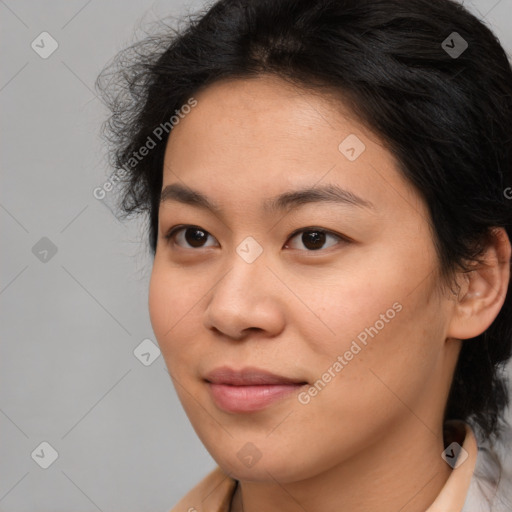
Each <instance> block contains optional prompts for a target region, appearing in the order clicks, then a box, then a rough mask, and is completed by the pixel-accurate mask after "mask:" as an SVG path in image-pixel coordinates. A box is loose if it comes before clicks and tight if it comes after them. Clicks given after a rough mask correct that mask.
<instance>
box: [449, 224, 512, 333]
mask: <svg viewBox="0 0 512 512" xmlns="http://www.w3.org/2000/svg"><path fill="white" fill-rule="evenodd" d="M510 257H511V245H510V240H509V238H508V236H507V233H506V231H505V230H504V229H503V228H496V229H494V230H493V231H492V233H491V234H490V236H489V242H488V245H487V248H486V250H485V252H484V254H483V255H482V262H481V264H480V265H479V266H478V267H477V268H474V269H473V270H472V271H471V272H468V273H466V274H465V275H464V277H465V283H464V286H463V287H461V290H460V293H459V295H458V297H457V298H456V299H455V302H456V303H455V306H454V310H453V315H452V318H451V321H450V326H449V329H448V332H447V337H448V338H457V339H461V340H463V339H469V338H474V337H476V336H479V335H480V334H482V333H483V332H484V331H485V330H486V329H488V328H489V326H490V325H491V324H492V323H493V321H494V319H495V318H496V317H497V316H498V314H499V312H500V310H501V308H502V306H503V303H504V302H505V297H506V295H507V289H508V285H509V280H510Z"/></svg>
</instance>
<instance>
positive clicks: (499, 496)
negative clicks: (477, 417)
mask: <svg viewBox="0 0 512 512" xmlns="http://www.w3.org/2000/svg"><path fill="white" fill-rule="evenodd" d="M511 445H512V430H511V429H510V427H508V428H507V429H505V430H504V432H503V433H502V437H501V438H500V439H499V440H498V441H495V442H494V444H493V443H491V442H489V440H487V439H485V440H484V439H481V440H480V441H479V447H478V457H477V462H476V468H475V472H474V475H473V478H472V480H471V484H470V487H469V491H468V495H467V499H466V503H465V504H464V508H463V512H477V511H478V512H510V511H511V510H512V452H511V450H510V446H511Z"/></svg>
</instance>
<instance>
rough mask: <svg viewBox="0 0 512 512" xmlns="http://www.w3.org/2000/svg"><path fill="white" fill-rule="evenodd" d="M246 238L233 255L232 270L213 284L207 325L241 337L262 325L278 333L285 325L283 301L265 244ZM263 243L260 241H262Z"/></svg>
mask: <svg viewBox="0 0 512 512" xmlns="http://www.w3.org/2000/svg"><path fill="white" fill-rule="evenodd" d="M254 242H255V241H251V240H244V241H243V242H242V243H240V244H239V245H238V247H237V248H236V254H233V257H232V258H230V265H229V269H228V271H227V272H226V273H225V274H224V275H223V277H222V278H221V279H220V280H219V281H218V283H217V284H216V286H214V287H213V290H212V295H211V297H210V300H209V302H208V304H207V307H206V311H205V325H206V327H208V328H213V327H215V328H216V329H218V330H219V331H222V332H224V333H225V334H227V335H229V336H232V337H234V338H239V337H240V336H241V333H242V331H243V330H245V329H250V328H258V329H261V330H265V331H269V332H271V331H272V332H273V333H275V331H276V330H279V329H280V328H281V326H282V320H283V311H282V310H281V307H280V304H281V301H280V300H279V299H278V298H277V297H276V295H275V293H276V289H275V287H273V286H271V283H270V280H274V279H275V277H274V276H273V274H272V272H270V270H269V269H268V268H267V264H268V261H266V258H265V256H264V255H263V248H262V247H261V246H259V247H260V248H261V249H258V248H257V247H256V245H255V243H254ZM258 245H259V244H258Z"/></svg>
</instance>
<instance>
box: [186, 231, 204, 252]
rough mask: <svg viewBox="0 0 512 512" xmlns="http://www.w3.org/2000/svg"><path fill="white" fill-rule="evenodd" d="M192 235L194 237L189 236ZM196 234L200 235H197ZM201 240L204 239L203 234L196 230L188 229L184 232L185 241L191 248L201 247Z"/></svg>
mask: <svg viewBox="0 0 512 512" xmlns="http://www.w3.org/2000/svg"><path fill="white" fill-rule="evenodd" d="M190 233H194V236H189V234H190ZM197 233H200V234H199V235H198V234H197ZM202 238H206V235H205V232H204V231H201V230H200V229H197V228H189V229H187V230H186V231H185V239H186V240H187V243H189V244H190V245H191V246H192V247H201V242H202V241H204V240H202Z"/></svg>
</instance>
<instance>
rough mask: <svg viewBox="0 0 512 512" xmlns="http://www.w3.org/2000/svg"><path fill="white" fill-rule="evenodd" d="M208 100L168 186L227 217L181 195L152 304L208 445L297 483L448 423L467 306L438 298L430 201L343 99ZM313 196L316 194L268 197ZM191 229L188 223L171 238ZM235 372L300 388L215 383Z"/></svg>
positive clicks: (224, 461)
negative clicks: (218, 372) (459, 311)
mask: <svg viewBox="0 0 512 512" xmlns="http://www.w3.org/2000/svg"><path fill="white" fill-rule="evenodd" d="M195 99H196V100H197V105H196V106H195V107H193V108H191V111H190V112H189V113H188V114H187V115H184V117H183V118H182V119H180V121H179V123H178V124H177V125H175V127H174V128H173V131H172V133H171V136H170V138H169V141H168V144H167V148H166V154H165V162H164V171H163V188H162V189H163V190H164V189H165V188H166V187H168V186H170V185H175V186H178V185H179V186H181V187H188V188H190V189H192V190H193V191H196V192H197V193H198V194H201V195H203V196H206V198H207V199H208V201H210V202H211V203H214V204H215V205H217V207H218V210H210V209H208V208H207V207H205V206H204V205H203V206H200V205H198V201H195V203H196V204H193V203H194V201H191V200H190V199H191V198H193V197H196V199H197V196H193V195H189V201H186V200H185V197H184V195H183V194H177V193H176V192H172V191H169V189H168V193H167V194H166V196H167V199H166V200H165V201H163V202H162V203H161V205H160V210H159V226H158V244H157V250H156V255H155V260H154V267H153V271H152V276H151V282H150V290H149V310H150V317H151V323H152V326H153V329H154V333H155V335H156V338H157V340H158V343H159V345H160V348H161V350H162V354H163V357H164V358H165V362H166V364H167V368H168V370H169V372H170V374H171V376H172V378H173V380H174V383H175V387H176V391H177V393H178V396H179V398H180V400H181V402H182V404H183V407H184V409H185V411H186V413H187V415H188V417H189V419H190V421H191V423H192V426H193V427H194V429H195V431H196V432H197V434H198V436H199V438H200V439H201V440H202V442H203V443H204V445H205V446H206V448H207V449H208V450H209V452H210V453H211V455H212V456H213V457H214V459H215V460H216V461H217V462H218V464H219V465H221V467H223V469H225V470H226V471H229V472H230V473H232V474H233V475H234V476H235V477H237V478H239V479H248V480H254V481H258V480H262V481H263V480H268V479H269V473H270V474H271V475H272V476H273V478H276V479H278V480H280V481H281V482H287V481H288V482H289V481H296V480H298V479H301V478H307V477H308V476H312V475H315V474H318V473H319V472H321V471H324V470H327V469H329V468H330V467H333V466H334V465H336V464H339V463H340V462H343V461H347V460H348V459H349V458H351V457H354V456H357V455H361V456H362V455H363V454H367V455H368V454H369V453H371V452H372V450H373V447H374V446H375V443H377V442H378V441H380V442H383V441H384V440H387V441H389V443H392V442H393V441H392V439H395V441H396V447H397V448H398V447H399V446H400V445H399V439H402V440H403V439H404V436H408V435H411V436H415V438H416V439H420V438H421V437H422V436H423V437H425V438H426V437H428V436H432V432H435V433H437V432H438V430H439V426H440V425H441V423H442V413H443V408H444V404H445V401H446V396H447V390H448V388H449V384H450V381H451V377H452V371H453V367H454V364H455V362H456V358H457V355H458V350H459V348H460V347H459V343H458V342H452V343H450V342H447V341H446V338H449V336H450V332H449V330H450V316H451V313H452V310H453V301H451V300H449V299H446V298H444V297H443V296H442V295H441V294H439V293H438V286H439V284H440V283H439V279H438V274H437V260H436V255H435V250H434V245H433V241H432V235H431V233H430V231H429V227H428V223H427V219H428V212H427V209H426V206H425V204H424V202H423V201H422V199H421V198H420V196H419V195H418V194H417V193H416V192H415V191H414V189H413V188H412V187H411V186H410V185H409V184H408V183H407V182H406V181H405V180H404V179H403V178H402V177H401V176H400V174H399V173H398V170H397V166H396V162H395V160H394V158H393V157H392V155H391V154H390V153H389V152H388V150H386V149H385V148H384V147H383V145H382V143H381V142H380V141H379V139H378V138H377V137H376V136H375V135H373V134H372V133H371V132H370V131H368V130H367V129H365V127H364V126H362V125H360V124H359V123H356V122H355V121H354V120H351V119H350V118H348V117H346V116H345V115H343V110H342V108H341V105H336V104H335V103H333V102H331V101H329V100H328V99H327V98H325V97H321V96H318V95H313V94H311V93H306V92H304V91H301V90H299V89H297V88H292V87H291V86H290V85H287V84H286V83H284V82H282V81H280V80H279V79H276V78H271V77H268V76H265V77H260V78H257V79H251V80H236V81H225V82H217V83H215V84H213V85H210V86H209V87H207V88H206V89H204V90H203V91H201V92H200V93H199V94H198V95H196V96H195ZM327 187H331V193H330V194H328V192H329V190H328V189H327ZM334 187H337V188H339V189H343V190H345V191H348V192H350V193H352V194H354V195H355V196H358V197H359V198H360V199H361V202H360V203H359V202H357V201H356V200H354V201H349V200H346V198H345V200H343V198H342V197H341V198H340V197H338V198H337V199H336V194H335V191H336V189H335V188H334ZM303 189H313V190H312V192H315V191H316V194H313V193H312V192H310V193H309V194H305V195H304V196H302V198H301V197H300V196H297V197H296V200H295V201H291V200H290V201H284V200H281V201H277V200H274V202H273V203H271V202H270V201H271V200H272V199H275V198H277V197H278V196H281V195H282V194H288V195H289V194H290V193H292V192H298V191H300V190H303ZM338 195H340V194H339V193H338ZM285 197H286V196H285ZM288 198H289V199H290V198H292V196H288ZM271 204H272V205H273V207H272V208H271ZM178 225H190V226H192V228H188V229H186V227H185V229H180V230H179V231H177V232H176V233H175V234H174V236H173V237H172V238H170V239H166V238H165V235H166V234H167V233H168V232H169V231H170V230H171V228H173V227H175V226H178ZM319 230H322V231H319ZM224 366H227V367H230V368H231V369H233V370H241V369H244V368H246V367H256V368H259V369H261V370H266V371H268V372H271V373H273V374H277V375H279V376H282V377H286V378H288V379H291V380H295V381H296V382H298V383H299V384H296V385H293V386H291V385H287V386H284V385H281V386H278V385H267V386H259V387H256V386H255V385H253V386H249V387H247V386H246V387H245V389H244V388H242V387H240V386H237V387H233V386H231V387H230V388H228V387H227V386H222V385H216V386H212V385H211V384H209V383H208V382H206V380H205V379H206V377H207V374H208V373H209V372H211V371H212V370H215V369H217V368H219V367H224ZM300 383H306V384H302V385H301V384H300ZM253 384H254V383H253ZM214 390H216V391H214ZM271 396H273V399H271V398H269V397H271ZM215 397H216V398H215ZM237 397H238V398H237ZM374 453H376V452H375V451H374ZM291 462H293V463H291Z"/></svg>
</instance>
